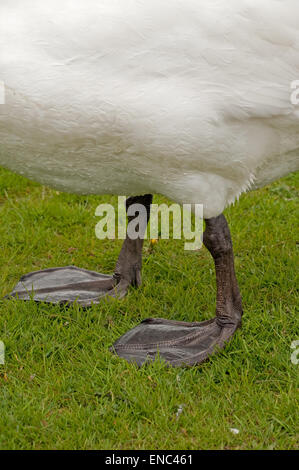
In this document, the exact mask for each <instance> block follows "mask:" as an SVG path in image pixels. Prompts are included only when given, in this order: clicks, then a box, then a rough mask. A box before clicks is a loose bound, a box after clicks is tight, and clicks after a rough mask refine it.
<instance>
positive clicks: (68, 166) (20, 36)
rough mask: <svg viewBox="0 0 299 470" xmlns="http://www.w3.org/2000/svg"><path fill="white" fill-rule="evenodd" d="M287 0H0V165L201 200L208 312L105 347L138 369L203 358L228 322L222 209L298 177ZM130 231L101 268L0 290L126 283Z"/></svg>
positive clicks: (74, 292) (70, 290)
mask: <svg viewBox="0 0 299 470" xmlns="http://www.w3.org/2000/svg"><path fill="white" fill-rule="evenodd" d="M298 19H299V3H298V0H263V2H260V1H258V0H227V1H226V2H223V0H209V2H207V1H205V0H164V1H163V2H161V1H160V0H151V1H149V0H126V1H125V2H124V1H123V0H84V1H83V0H51V1H50V0H44V1H42V2H41V1H40V0H1V3H0V79H1V81H2V82H3V84H4V87H5V102H4V103H3V104H1V105H0V165H2V166H3V167H5V168H8V169H10V170H12V171H14V172H16V173H19V174H21V175H24V176H26V177H28V178H30V179H32V180H35V181H38V182H40V183H42V184H45V185H48V186H51V187H53V188H57V189H58V190H60V191H64V192H72V193H78V194H119V195H122V194H126V195H127V196H128V199H127V203H126V207H127V210H129V208H130V207H131V206H132V204H134V203H139V204H143V205H144V207H145V208H146V215H145V217H146V222H147V221H148V219H149V217H150V208H151V203H152V194H154V193H160V194H163V195H165V196H167V197H168V198H170V199H172V200H174V201H176V202H177V203H179V204H184V203H188V204H196V203H199V204H203V207H204V214H203V216H204V219H205V222H206V229H205V232H204V235H203V242H204V245H205V246H206V247H207V249H208V250H209V251H210V253H211V255H212V257H213V259H214V262H215V269H216V282H217V299H216V316H215V318H214V319H212V320H209V321H206V322H202V323H200V322H194V323H186V322H176V321H171V320H165V319H161V318H152V319H148V320H146V321H144V322H142V323H141V324H140V325H138V326H137V327H135V328H134V329H133V330H131V331H129V332H127V333H126V334H125V335H124V336H122V337H121V338H120V339H119V340H117V341H116V343H115V344H114V347H113V351H114V352H115V353H116V354H118V355H119V356H120V357H122V358H124V359H127V360H128V361H134V362H136V363H137V364H139V365H141V364H143V363H144V362H146V361H147V360H152V359H154V358H155V357H156V354H157V352H159V354H160V357H162V358H163V359H164V360H165V361H166V362H167V363H169V364H171V365H173V366H181V365H193V364H198V363H201V362H202V361H204V360H206V359H207V358H208V357H209V356H210V355H211V354H213V353H214V352H215V351H216V350H218V349H221V348H223V347H224V346H225V344H226V343H227V342H228V341H229V340H230V339H231V338H232V337H233V335H234V333H235V331H236V330H237V328H238V327H239V326H240V325H241V317H242V301H241V295H240V291H239V287H238V283H237V279H236V275H235V269H234V255H233V247H232V241H231V235H230V231H229V227H228V224H227V222H226V220H225V217H224V215H223V210H224V209H225V208H226V207H227V206H228V205H229V204H231V203H233V202H234V201H235V200H237V199H238V197H239V196H240V194H242V193H243V192H245V191H248V190H253V189H255V188H259V187H262V186H264V185H266V184H268V183H270V182H271V181H274V180H275V179H277V178H280V177H282V176H284V175H286V174H288V173H289V172H293V171H296V170H298V169H299V107H298V102H299V99H298V97H299V93H297V89H296V80H297V81H298V80H299V30H298ZM142 244H143V241H142V239H141V238H138V239H137V240H132V239H130V238H129V237H127V238H126V240H125V241H124V244H123V247H122V249H121V252H120V255H119V258H118V261H117V265H116V269H115V273H114V275H113V276H108V275H102V274H100V273H97V272H93V271H87V270H84V269H80V268H76V267H66V268H53V269H48V270H43V271H39V272H35V273H30V274H28V275H27V276H24V277H23V278H22V279H21V281H20V282H19V283H18V285H17V286H16V288H15V289H14V291H13V292H12V294H11V295H15V296H18V297H19V298H20V299H28V293H27V292H28V290H30V291H31V290H32V287H33V288H34V293H35V299H36V300H47V301H52V302H66V301H69V302H71V301H74V300H75V299H77V301H79V302H80V303H81V304H82V305H90V303H91V302H97V301H99V299H100V298H101V297H102V296H109V295H110V296H115V295H117V296H119V297H122V296H124V295H125V294H126V292H127V290H128V288H129V286H131V285H137V286H139V285H140V283H141V274H140V273H141V257H142Z"/></svg>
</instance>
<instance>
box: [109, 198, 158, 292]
mask: <svg viewBox="0 0 299 470" xmlns="http://www.w3.org/2000/svg"><path fill="white" fill-rule="evenodd" d="M152 201H153V196H152V195H151V194H146V195H145V196H136V197H130V198H129V199H127V201H126V208H127V212H128V209H129V208H130V206H132V205H133V204H141V205H143V206H144V207H145V209H146V212H145V214H143V216H144V219H143V220H141V224H142V227H141V228H140V231H141V232H143V233H142V235H143V234H144V232H145V230H146V227H147V224H148V221H149V218H150V209H151V204H152ZM134 218H135V217H133V216H128V222H131V221H132V220H133V219H134ZM143 242H144V240H143V239H142V238H137V239H136V240H132V239H131V238H129V237H128V235H127V238H126V240H125V241H124V243H123V246H122V249H121V252H120V254H119V257H118V260H117V263H116V268H115V274H114V279H115V280H116V286H115V288H114V293H112V292H109V293H108V295H110V296H114V295H116V296H117V297H118V298H122V297H124V296H125V295H126V293H127V291H128V288H129V287H130V285H132V286H136V287H139V286H140V285H141V267H142V248H143Z"/></svg>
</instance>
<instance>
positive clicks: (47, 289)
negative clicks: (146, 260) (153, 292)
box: [7, 194, 153, 307]
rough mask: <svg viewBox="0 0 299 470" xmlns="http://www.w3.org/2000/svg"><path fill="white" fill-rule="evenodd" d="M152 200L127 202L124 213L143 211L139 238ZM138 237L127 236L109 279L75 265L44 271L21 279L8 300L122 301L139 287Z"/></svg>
mask: <svg viewBox="0 0 299 470" xmlns="http://www.w3.org/2000/svg"><path fill="white" fill-rule="evenodd" d="M152 199H153V197H152V195H151V194H147V195H145V196H136V197H130V198H129V199H127V201H126V210H127V213H128V211H129V209H130V208H132V206H133V205H135V204H141V205H142V206H143V207H144V208H145V210H144V211H142V212H141V213H140V214H139V216H138V222H139V224H138V226H137V227H136V229H138V228H139V235H140V237H141V236H143V234H144V232H145V230H146V227H147V223H148V220H149V217H150V207H151V203H152ZM133 212H134V211H133ZM134 218H135V213H134V216H132V215H131V216H130V215H128V220H129V222H130V221H131V220H133V219H134ZM139 225H140V226H141V227H139ZM140 237H138V238H137V239H135V240H133V239H131V238H130V237H129V236H128V234H127V237H126V239H125V241H124V243H123V246H122V249H121V252H120V255H119V258H118V261H117V264H116V269H115V273H114V274H113V275H112V276H107V275H105V274H100V273H97V272H95V271H88V270H86V269H81V268H77V267H76V266H67V267H64V268H51V269H45V270H42V271H36V272H33V273H29V274H27V275H25V276H23V277H22V278H21V280H20V281H19V283H18V284H17V285H16V287H15V288H14V290H13V291H12V292H11V294H9V295H8V296H7V297H17V298H18V299H20V300H30V299H34V300H36V301H38V302H48V303H55V304H56V303H60V304H71V303H73V302H77V303H78V304H80V305H82V306H84V307H88V306H90V305H92V304H95V303H99V302H100V301H101V299H102V298H103V297H118V298H122V297H124V296H125V295H126V293H127V291H128V289H129V287H130V286H131V285H133V286H140V284H141V265H142V247H143V239H142V238H140Z"/></svg>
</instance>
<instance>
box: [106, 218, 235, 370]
mask: <svg viewBox="0 0 299 470" xmlns="http://www.w3.org/2000/svg"><path fill="white" fill-rule="evenodd" d="M203 241H204V245H205V246H206V248H207V249H208V250H209V252H210V253H211V255H212V257H213V259H214V262H215V270H216V283H217V298H216V317H215V318H214V319H212V320H208V321H205V322H202V323H197V322H194V323H187V322H177V321H171V320H164V319H161V318H157V319H155V318H150V319H147V320H145V321H143V322H142V323H141V324H140V325H138V326H137V327H135V328H134V329H133V330H130V331H129V332H127V333H126V334H125V335H124V336H122V337H121V338H120V339H119V340H118V341H116V343H115V344H114V345H113V347H112V351H113V352H115V353H116V354H118V355H119V356H120V357H122V358H124V359H126V360H128V361H129V362H135V363H137V364H138V365H142V364H143V363H144V362H147V361H152V360H154V359H155V357H156V356H157V355H158V356H159V357H160V358H161V359H163V360H165V361H166V363H168V364H170V365H172V366H183V365H195V364H200V363H201V362H203V361H205V360H206V359H208V357H209V356H211V355H212V354H213V353H215V352H216V351H217V350H219V349H222V348H224V346H225V344H226V343H227V341H229V340H230V338H231V337H232V336H233V334H234V333H235V331H236V330H237V328H239V327H240V326H241V317H242V301H241V295H240V291H239V287H238V283H237V279H236V275H235V268H234V255H233V247H232V240H231V236H230V231H229V227H228V224H227V222H226V219H225V217H224V215H220V216H219V217H216V218H213V219H208V220H206V230H205V232H204V237H203Z"/></svg>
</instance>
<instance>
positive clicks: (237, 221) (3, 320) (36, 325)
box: [0, 169, 299, 450]
mask: <svg viewBox="0 0 299 470" xmlns="http://www.w3.org/2000/svg"><path fill="white" fill-rule="evenodd" d="M298 187H299V175H298V174H297V175H294V174H293V175H289V176H288V177H286V178H284V179H282V180H280V181H278V182H276V183H274V184H273V185H271V186H269V187H266V188H264V189H262V190H259V191H255V192H251V193H248V194H245V195H243V196H242V197H241V199H240V201H239V202H238V203H236V204H235V205H234V206H233V207H230V208H229V209H227V210H226V216H227V219H228V221H229V224H230V228H231V232H232V237H233V242H234V249H235V256H236V269H237V276H238V280H239V284H240V289H241V292H242V296H243V302H244V317H243V328H242V330H239V331H238V332H237V334H236V336H235V337H234V339H233V340H232V342H231V343H230V344H229V345H228V347H227V348H226V350H225V351H224V352H222V353H220V354H219V355H217V356H213V358H212V359H211V360H210V361H208V362H206V363H205V364H203V365H201V366H198V367H194V368H189V369H187V368H186V369H184V368H179V369H172V368H167V367H165V365H164V364H163V363H161V362H159V361H156V362H155V363H154V364H151V365H148V366H146V367H143V368H141V369H137V368H136V367H135V366H134V365H132V364H131V365H129V364H127V363H126V362H125V361H124V360H122V359H119V358H118V357H116V356H114V355H112V354H111V353H110V352H109V347H110V346H111V345H112V344H113V342H114V341H115V340H116V339H117V338H118V337H119V336H120V335H121V334H123V333H124V332H126V331H127V330H128V329H130V328H132V327H133V326H135V325H136V324H138V323H139V322H140V321H141V320H142V319H145V318H147V317H164V318H169V319H175V320H186V321H200V320H203V319H209V318H211V317H212V316H213V315H214V309H215V276H214V269H213V262H212V259H211V257H210V255H209V253H208V252H207V250H206V249H204V248H202V249H201V250H200V251H197V252H185V251H184V249H183V246H184V242H183V241H180V240H169V241H166V240H160V241H159V242H158V243H156V244H155V245H152V244H151V243H150V242H149V241H146V242H145V247H144V266H143V286H142V287H141V289H140V290H136V289H133V288H132V289H131V291H130V293H129V295H128V296H127V297H126V299H124V300H122V301H120V300H115V301H111V302H103V303H102V304H101V305H97V306H93V307H92V308H90V309H88V310H83V309H82V308H80V307H79V306H78V305H75V306H72V307H71V308H59V307H55V306H49V305H46V304H40V305H38V304H35V303H34V302H33V301H31V302H28V303H26V302H21V301H17V300H6V299H5V300H1V301H0V340H1V341H3V342H4V343H5V346H6V355H5V364H4V365H0V449H136V450H137V449H153V450H156V449H169V450H176V449H186V450H187V449H295V448H298V442H299V439H298V437H299V436H298V367H299V365H296V364H294V363H293V362H294V361H293V362H292V361H291V354H292V352H293V350H292V349H291V343H292V342H293V341H294V340H298V339H299V328H298V326H299V323H298V312H297V307H298V290H297V289H298V261H299V259H298V244H297V245H296V240H298ZM162 200H165V199H164V198H161V197H155V202H159V201H162ZM103 201H105V202H108V201H109V202H110V201H112V202H113V204H115V205H116V204H117V198H116V197H107V196H104V197H96V196H92V197H91V196H89V197H79V196H73V195H68V194H61V193H58V192H56V191H53V190H51V189H48V188H45V187H42V186H40V185H38V184H36V183H32V182H30V181H28V180H26V179H24V178H22V177H20V176H16V175H14V174H12V173H10V172H8V171H6V170H3V169H0V215H1V227H0V248H1V249H0V278H1V288H0V296H1V298H2V297H3V296H4V295H5V294H7V293H8V292H9V291H10V290H11V289H12V288H13V286H14V285H15V283H16V281H17V280H18V279H19V278H20V276H21V275H23V274H25V273H27V272H30V271H33V270H39V269H42V268H46V267H53V266H63V265H70V264H74V265H76V266H80V267H85V268H88V269H92V270H98V271H100V272H104V273H105V272H106V273H111V272H112V271H113V269H114V264H115V261H116V258H117V255H118V252H119V250H120V246H121V241H111V240H110V241H108V240H105V241H100V240H98V239H97V238H96V237H95V225H96V222H97V218H96V217H95V215H94V214H95V209H96V207H97V205H98V204H99V203H100V202H103ZM296 250H297V251H296ZM179 408H180V412H179V413H178V410H179ZM232 428H236V429H238V430H239V433H238V434H236V433H234V432H232V431H231V429H232Z"/></svg>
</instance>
